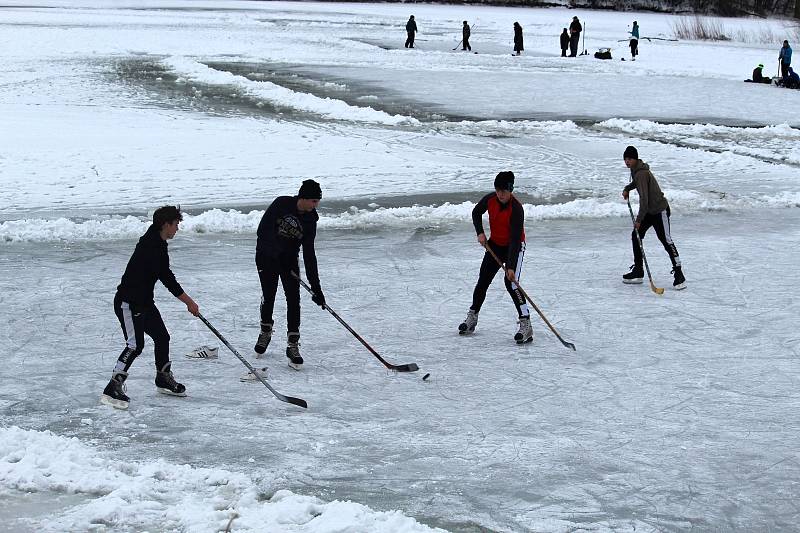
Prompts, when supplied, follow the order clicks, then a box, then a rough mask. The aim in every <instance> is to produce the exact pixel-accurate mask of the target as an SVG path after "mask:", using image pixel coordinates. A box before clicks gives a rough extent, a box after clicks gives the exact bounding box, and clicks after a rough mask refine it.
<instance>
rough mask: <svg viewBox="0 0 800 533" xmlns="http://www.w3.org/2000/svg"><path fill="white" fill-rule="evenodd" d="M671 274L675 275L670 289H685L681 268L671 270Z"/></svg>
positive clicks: (684, 279)
mask: <svg viewBox="0 0 800 533" xmlns="http://www.w3.org/2000/svg"><path fill="white" fill-rule="evenodd" d="M672 274H674V275H675V280H674V281H673V282H672V288H674V289H675V290H676V291H682V290H683V289H685V288H686V278H685V277H683V271H682V270H681V267H679V266H677V267H675V268H673V269H672Z"/></svg>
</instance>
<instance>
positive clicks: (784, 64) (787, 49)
mask: <svg viewBox="0 0 800 533" xmlns="http://www.w3.org/2000/svg"><path fill="white" fill-rule="evenodd" d="M778 62H779V63H780V64H781V77H783V78H785V77H787V76H788V75H789V67H790V66H791V65H792V47H791V46H789V41H783V46H782V47H781V51H780V52H778Z"/></svg>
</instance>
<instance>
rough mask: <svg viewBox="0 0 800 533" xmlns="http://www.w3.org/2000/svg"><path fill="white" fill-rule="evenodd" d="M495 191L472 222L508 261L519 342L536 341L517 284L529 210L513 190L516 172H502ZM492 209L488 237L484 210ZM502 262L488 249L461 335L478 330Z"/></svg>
mask: <svg viewBox="0 0 800 533" xmlns="http://www.w3.org/2000/svg"><path fill="white" fill-rule="evenodd" d="M494 189H495V191H494V192H493V193H490V194H487V195H486V196H484V197H483V198H481V200H480V201H479V202H478V204H477V205H476V206H475V208H474V209H473V210H472V223H473V225H474V226H475V233H477V235H478V242H479V243H480V245H481V246H488V247H489V248H491V250H492V251H493V252H494V253H495V254H496V255H497V256H498V257H499V258H500V259H502V260H504V261H505V265H506V271H505V276H504V279H503V281H504V282H505V285H506V290H507V291H508V293H509V294H510V295H511V299H512V300H513V301H514V306H515V307H516V308H517V313H518V315H519V326H520V327H519V331H518V332H517V334H516V335H514V340H516V341H517V343H518V344H525V343H527V342H531V341H533V330H532V329H531V319H530V311H529V310H528V304H527V303H526V302H525V297H524V296H523V295H522V292H520V290H519V287H518V286H517V283H516V282H517V281H518V280H519V277H520V274H521V273H522V258H523V256H524V255H525V227H524V226H525V212H524V210H523V208H522V204H521V203H519V200H517V199H516V198H515V197H514V195H513V194H512V191H513V190H514V173H513V172H510V171H506V172H500V173H499V174H498V175H497V177H496V178H495V180H494ZM487 211H488V213H489V230H490V233H491V236H490V237H489V238H488V239H487V238H486V234H485V233H484V231H483V214H484V213H486V212H487ZM498 270H500V265H499V264H497V261H496V260H495V259H494V258H493V257H492V256H491V254H490V253H489V252H488V251H487V252H486V253H485V254H484V256H483V262H482V263H481V269H480V274H479V275H478V283H477V284H476V285H475V291H474V292H473V294H472V305H471V306H470V308H469V311H468V312H467V318H466V319H465V320H464V322H462V323H461V325H459V326H458V331H459V333H460V334H461V335H467V334H469V333H472V332H474V331H475V326H476V325H477V324H478V313H479V312H480V310H481V306H482V305H483V302H484V300H486V291H487V289H488V288H489V285H490V284H491V283H492V279H494V276H495V274H497V271H498Z"/></svg>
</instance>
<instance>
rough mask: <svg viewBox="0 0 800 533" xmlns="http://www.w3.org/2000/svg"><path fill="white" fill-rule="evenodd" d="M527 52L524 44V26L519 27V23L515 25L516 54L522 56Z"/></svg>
mask: <svg viewBox="0 0 800 533" xmlns="http://www.w3.org/2000/svg"><path fill="white" fill-rule="evenodd" d="M523 50H525V47H524V46H523V42H522V26H520V25H519V22H515V23H514V52H515V53H516V54H517V55H520V54H521V53H522V51H523Z"/></svg>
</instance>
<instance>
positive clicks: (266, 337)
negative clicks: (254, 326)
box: [253, 322, 272, 359]
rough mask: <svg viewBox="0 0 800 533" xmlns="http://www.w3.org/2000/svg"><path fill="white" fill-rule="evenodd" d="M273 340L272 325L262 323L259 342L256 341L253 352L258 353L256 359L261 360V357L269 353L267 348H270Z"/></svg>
mask: <svg viewBox="0 0 800 533" xmlns="http://www.w3.org/2000/svg"><path fill="white" fill-rule="evenodd" d="M271 340H272V324H270V323H269V322H262V323H261V332H260V333H259V334H258V340H257V341H256V345H255V346H254V347H253V350H254V351H255V352H256V354H258V355H256V359H258V358H260V356H261V355H262V354H263V353H264V352H266V351H267V346H269V341H271Z"/></svg>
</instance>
